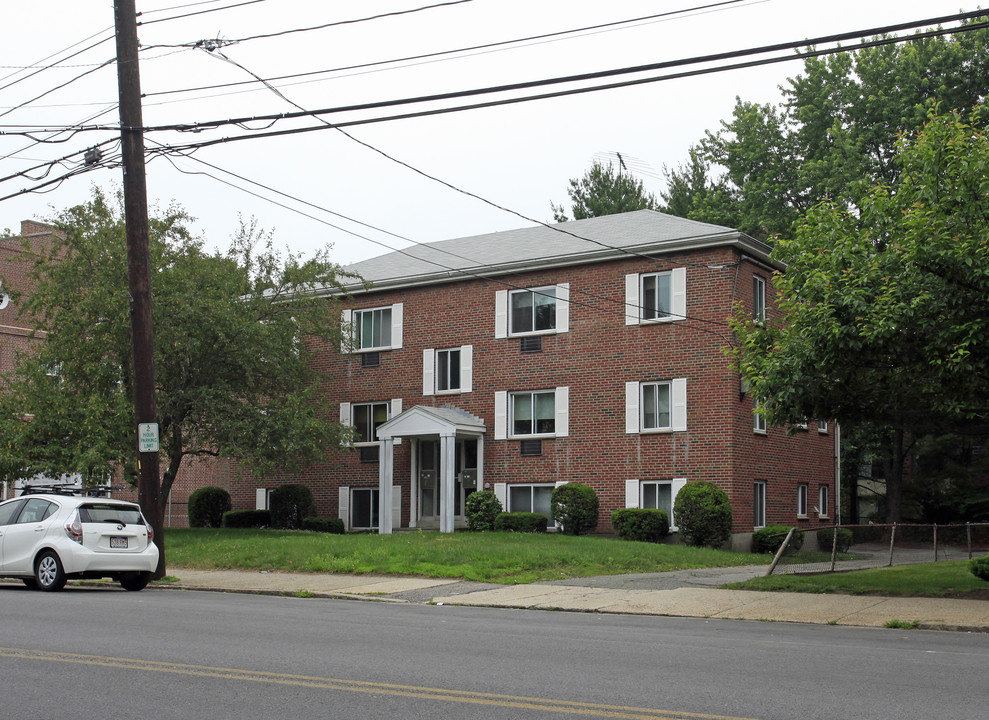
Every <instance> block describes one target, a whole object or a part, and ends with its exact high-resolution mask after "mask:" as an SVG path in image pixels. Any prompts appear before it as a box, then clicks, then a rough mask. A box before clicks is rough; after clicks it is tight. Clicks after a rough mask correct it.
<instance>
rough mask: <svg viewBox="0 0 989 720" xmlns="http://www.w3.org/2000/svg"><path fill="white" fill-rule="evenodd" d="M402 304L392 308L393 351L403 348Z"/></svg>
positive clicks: (396, 304)
mask: <svg viewBox="0 0 989 720" xmlns="http://www.w3.org/2000/svg"><path fill="white" fill-rule="evenodd" d="M402 314H403V306H402V303H395V304H394V305H392V306H391V346H392V348H393V349H396V350H397V349H398V348H400V347H402Z"/></svg>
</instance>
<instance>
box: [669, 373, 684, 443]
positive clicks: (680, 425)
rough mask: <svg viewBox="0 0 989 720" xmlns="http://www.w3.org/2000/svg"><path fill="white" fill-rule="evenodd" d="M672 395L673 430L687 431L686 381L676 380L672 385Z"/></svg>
mask: <svg viewBox="0 0 989 720" xmlns="http://www.w3.org/2000/svg"><path fill="white" fill-rule="evenodd" d="M671 385H672V390H673V392H672V393H671V394H672V395H673V419H672V423H673V428H672V429H673V430H686V429H687V380H686V378H677V379H675V380H674V381H673V382H672V383H671Z"/></svg>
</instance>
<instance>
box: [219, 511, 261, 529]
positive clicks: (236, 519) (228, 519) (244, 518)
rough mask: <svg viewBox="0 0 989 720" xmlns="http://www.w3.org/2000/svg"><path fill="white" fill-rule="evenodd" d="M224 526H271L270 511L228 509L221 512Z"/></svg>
mask: <svg viewBox="0 0 989 720" xmlns="http://www.w3.org/2000/svg"><path fill="white" fill-rule="evenodd" d="M222 526H223V527H225V528H265V527H270V526H271V513H270V512H269V511H267V510H229V511H227V512H225V513H223V521H222Z"/></svg>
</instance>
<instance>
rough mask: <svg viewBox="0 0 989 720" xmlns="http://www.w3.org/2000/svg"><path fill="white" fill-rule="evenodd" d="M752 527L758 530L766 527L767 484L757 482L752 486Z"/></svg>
mask: <svg viewBox="0 0 989 720" xmlns="http://www.w3.org/2000/svg"><path fill="white" fill-rule="evenodd" d="M752 525H753V527H754V528H755V529H756V530H758V529H759V528H764V527H766V483H765V481H764V480H757V481H756V482H755V483H754V484H753V486H752Z"/></svg>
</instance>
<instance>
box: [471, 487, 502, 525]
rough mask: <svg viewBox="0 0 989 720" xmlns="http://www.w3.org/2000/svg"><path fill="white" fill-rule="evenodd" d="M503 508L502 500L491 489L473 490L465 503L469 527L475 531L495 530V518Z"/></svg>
mask: <svg viewBox="0 0 989 720" xmlns="http://www.w3.org/2000/svg"><path fill="white" fill-rule="evenodd" d="M502 510H504V508H503V507H502V506H501V501H500V500H499V499H498V498H497V497H495V494H494V493H493V492H491V491H490V490H478V491H477V492H472V493H471V494H470V495H468V496H467V501H466V502H465V503H464V515H466V517H467V529H468V530H472V531H474V532H478V531H481V530H494V525H495V519H496V518H497V517H498V515H499V514H500V513H501V512H502Z"/></svg>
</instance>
